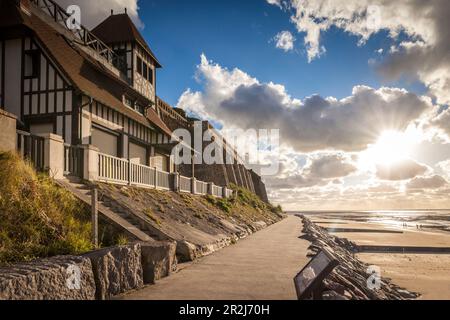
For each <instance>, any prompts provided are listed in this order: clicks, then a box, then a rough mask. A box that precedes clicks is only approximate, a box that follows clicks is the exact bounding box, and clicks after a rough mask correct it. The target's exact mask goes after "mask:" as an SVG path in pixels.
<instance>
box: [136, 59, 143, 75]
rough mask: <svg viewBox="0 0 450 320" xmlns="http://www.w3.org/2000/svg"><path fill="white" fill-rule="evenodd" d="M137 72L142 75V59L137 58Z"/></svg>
mask: <svg viewBox="0 0 450 320" xmlns="http://www.w3.org/2000/svg"><path fill="white" fill-rule="evenodd" d="M137 72H138V73H139V74H140V75H142V59H141V58H139V57H137Z"/></svg>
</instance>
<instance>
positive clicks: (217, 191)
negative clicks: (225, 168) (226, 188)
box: [212, 185, 223, 198]
mask: <svg viewBox="0 0 450 320" xmlns="http://www.w3.org/2000/svg"><path fill="white" fill-rule="evenodd" d="M222 190H223V189H222V187H218V186H216V185H213V186H212V195H213V196H215V197H219V198H222V196H223V193H222Z"/></svg>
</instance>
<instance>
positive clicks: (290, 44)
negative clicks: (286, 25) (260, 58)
mask: <svg viewBox="0 0 450 320" xmlns="http://www.w3.org/2000/svg"><path fill="white" fill-rule="evenodd" d="M274 40H275V41H276V44H275V46H276V47H277V48H278V49H281V50H283V51H285V52H288V51H292V50H294V42H295V37H294V36H293V35H292V33H290V32H289V31H281V32H280V33H278V34H277V35H276V36H275V37H274Z"/></svg>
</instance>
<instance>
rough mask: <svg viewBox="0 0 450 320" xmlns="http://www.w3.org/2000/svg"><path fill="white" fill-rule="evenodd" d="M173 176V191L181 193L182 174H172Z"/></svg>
mask: <svg viewBox="0 0 450 320" xmlns="http://www.w3.org/2000/svg"><path fill="white" fill-rule="evenodd" d="M172 176H173V191H175V192H180V174H179V173H178V172H175V173H172Z"/></svg>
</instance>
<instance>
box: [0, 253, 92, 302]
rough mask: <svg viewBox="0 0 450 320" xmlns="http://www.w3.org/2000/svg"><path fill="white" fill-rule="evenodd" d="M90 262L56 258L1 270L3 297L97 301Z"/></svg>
mask: <svg viewBox="0 0 450 320" xmlns="http://www.w3.org/2000/svg"><path fill="white" fill-rule="evenodd" d="M94 299H95V281H94V273H93V272H92V265H91V261H90V260H89V259H88V258H84V257H74V256H64V257H54V258H50V259H44V260H40V261H35V262H32V263H24V264H18V265H15V266H14V267H12V268H1V269H0V300H94Z"/></svg>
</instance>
